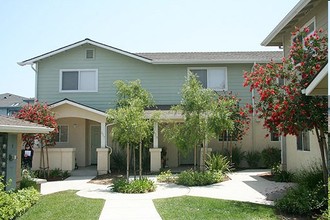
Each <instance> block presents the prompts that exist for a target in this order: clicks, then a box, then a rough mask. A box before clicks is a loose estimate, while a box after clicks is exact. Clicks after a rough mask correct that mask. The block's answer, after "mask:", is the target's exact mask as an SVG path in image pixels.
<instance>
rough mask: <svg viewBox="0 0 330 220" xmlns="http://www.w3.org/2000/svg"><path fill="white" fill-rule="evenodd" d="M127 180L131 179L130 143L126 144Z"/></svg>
mask: <svg viewBox="0 0 330 220" xmlns="http://www.w3.org/2000/svg"><path fill="white" fill-rule="evenodd" d="M126 180H127V182H128V181H129V143H127V145H126Z"/></svg>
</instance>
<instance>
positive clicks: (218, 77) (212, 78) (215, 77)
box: [207, 69, 226, 91]
mask: <svg viewBox="0 0 330 220" xmlns="http://www.w3.org/2000/svg"><path fill="white" fill-rule="evenodd" d="M207 85H208V86H207V87H208V88H210V89H214V90H216V91H221V90H225V89H226V73H225V69H208V71H207Z"/></svg>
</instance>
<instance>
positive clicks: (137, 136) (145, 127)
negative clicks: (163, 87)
mask: <svg viewBox="0 0 330 220" xmlns="http://www.w3.org/2000/svg"><path fill="white" fill-rule="evenodd" d="M114 84H115V85H116V87H117V96H118V100H117V108H116V109H109V110H108V118H107V119H108V121H109V122H110V123H113V124H114V127H113V129H112V135H113V139H114V140H115V141H117V142H118V143H119V144H120V145H122V146H126V154H127V164H126V166H127V167H126V178H127V181H128V179H129V166H130V146H131V145H137V144H139V143H140V145H139V146H140V148H139V158H140V164H139V166H140V168H139V171H140V178H141V176H142V144H141V142H142V140H143V139H145V138H147V137H148V136H149V135H150V131H151V127H152V122H151V121H150V120H147V119H146V117H145V113H144V109H145V108H147V107H151V106H152V105H153V98H152V96H151V94H150V93H149V92H148V91H147V90H145V89H143V88H142V86H141V82H140V81H139V80H136V81H132V82H128V83H125V82H123V81H120V80H119V81H116V82H115V83H114Z"/></svg>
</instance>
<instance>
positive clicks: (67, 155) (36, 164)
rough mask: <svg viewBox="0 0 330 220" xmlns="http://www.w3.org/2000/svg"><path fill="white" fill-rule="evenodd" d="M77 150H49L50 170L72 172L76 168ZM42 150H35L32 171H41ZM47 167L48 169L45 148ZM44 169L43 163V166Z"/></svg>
mask: <svg viewBox="0 0 330 220" xmlns="http://www.w3.org/2000/svg"><path fill="white" fill-rule="evenodd" d="M75 151H76V149H75V148H48V158H49V169H50V170H53V169H61V170H63V171H65V170H66V171H72V170H74V168H75V160H74V159H75ZM40 157H41V148H36V149H34V155H33V161H32V169H33V170H39V169H40ZM44 158H45V167H47V162H46V161H47V159H46V149H45V148H44ZM41 166H42V167H43V163H42V165H41Z"/></svg>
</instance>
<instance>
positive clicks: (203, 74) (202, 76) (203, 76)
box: [190, 69, 207, 88]
mask: <svg viewBox="0 0 330 220" xmlns="http://www.w3.org/2000/svg"><path fill="white" fill-rule="evenodd" d="M190 71H191V72H193V73H195V74H197V76H198V80H199V81H200V82H201V83H202V85H203V88H207V70H206V69H196V70H190Z"/></svg>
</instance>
